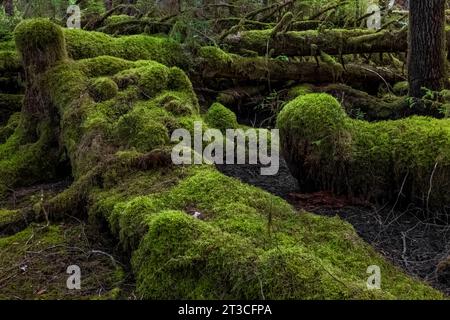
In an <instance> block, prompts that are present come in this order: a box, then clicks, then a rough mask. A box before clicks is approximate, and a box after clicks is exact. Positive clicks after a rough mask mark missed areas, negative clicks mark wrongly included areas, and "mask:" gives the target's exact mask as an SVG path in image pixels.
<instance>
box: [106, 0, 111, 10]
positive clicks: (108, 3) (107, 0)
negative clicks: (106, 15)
mask: <svg viewBox="0 0 450 320" xmlns="http://www.w3.org/2000/svg"><path fill="white" fill-rule="evenodd" d="M105 8H106V11H109V10H111V9H112V8H113V0H105Z"/></svg>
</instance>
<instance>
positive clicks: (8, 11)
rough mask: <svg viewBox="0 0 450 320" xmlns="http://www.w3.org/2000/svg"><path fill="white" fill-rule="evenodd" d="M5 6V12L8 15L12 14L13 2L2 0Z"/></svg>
mask: <svg viewBox="0 0 450 320" xmlns="http://www.w3.org/2000/svg"><path fill="white" fill-rule="evenodd" d="M3 5H4V6H5V13H6V14H7V15H8V16H13V15H14V2H13V0H4V4H3Z"/></svg>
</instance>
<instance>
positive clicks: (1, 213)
mask: <svg viewBox="0 0 450 320" xmlns="http://www.w3.org/2000/svg"><path fill="white" fill-rule="evenodd" d="M22 219H23V217H22V214H21V213H20V211H19V210H5V209H0V232H1V231H2V229H3V228H5V227H6V226H8V225H10V224H13V223H17V222H19V221H21V220H22Z"/></svg>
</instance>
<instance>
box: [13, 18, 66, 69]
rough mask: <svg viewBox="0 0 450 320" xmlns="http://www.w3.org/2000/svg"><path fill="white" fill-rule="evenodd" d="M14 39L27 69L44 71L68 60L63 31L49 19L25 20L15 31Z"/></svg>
mask: <svg viewBox="0 0 450 320" xmlns="http://www.w3.org/2000/svg"><path fill="white" fill-rule="evenodd" d="M14 39H15V41H16V47H17V49H18V50H19V52H20V54H21V57H22V62H23V63H24V65H26V66H27V67H28V66H31V65H35V67H36V68H37V69H39V70H43V69H45V68H47V67H48V66H50V65H53V64H54V63H55V62H57V61H60V60H63V59H64V58H66V49H65V39H64V34H63V32H62V29H61V28H60V27H58V26H57V25H55V24H54V23H52V22H51V21H50V20H49V19H29V20H23V21H22V22H21V23H20V24H19V25H18V26H17V27H16V29H15V30H14Z"/></svg>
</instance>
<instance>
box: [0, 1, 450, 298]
mask: <svg viewBox="0 0 450 320" xmlns="http://www.w3.org/2000/svg"><path fill="white" fill-rule="evenodd" d="M7 2H8V1H4V3H7ZM13 2H14V5H15V6H14V10H13V12H9V11H8V10H6V11H5V13H1V15H0V299H17V298H18V299H250V300H251V299H260V300H264V299H445V298H446V297H447V296H446V293H447V292H446V291H445V290H438V289H437V285H436V283H433V282H431V281H427V280H425V279H424V278H423V277H418V276H416V275H414V274H411V273H408V272H407V271H405V270H404V269H402V268H401V266H399V265H398V264H395V263H393V262H392V261H390V260H389V259H388V258H387V257H386V256H384V255H383V253H382V252H379V251H378V250H377V248H374V247H373V246H371V245H370V244H368V243H367V242H365V241H364V240H363V239H362V238H361V237H360V235H358V232H357V231H358V230H355V228H354V227H353V226H352V225H351V224H350V223H349V222H347V221H345V220H343V219H342V218H340V217H338V216H332V217H327V216H323V215H318V214H315V213H313V212H310V211H312V210H309V209H308V208H299V207H297V206H295V205H294V204H293V203H292V201H291V202H290V201H289V198H287V197H285V198H284V199H283V198H282V197H280V196H277V195H274V194H271V193H269V192H267V191H266V190H263V189H261V188H259V187H258V186H257V185H251V184H248V183H246V182H244V181H242V179H241V180H240V179H239V177H230V176H227V175H225V174H224V173H223V172H221V170H219V168H218V167H216V166H215V165H209V164H201V165H187V164H185V165H174V164H173V161H172V159H171V152H172V149H173V147H174V145H175V144H176V142H174V141H172V139H171V136H172V133H173V132H174V131H175V130H177V129H186V130H187V131H188V132H190V133H191V134H192V135H193V134H194V130H195V123H200V124H201V125H202V126H203V128H204V129H206V128H210V129H218V130H220V131H221V132H222V133H224V132H225V131H226V130H227V129H248V128H258V129H259V128H261V129H279V133H280V146H281V154H282V156H283V159H284V160H285V161H286V164H287V167H288V168H289V170H290V172H291V173H292V175H293V176H294V177H295V178H296V180H297V182H298V188H297V189H296V190H292V192H293V193H294V192H297V193H301V194H308V193H314V192H322V191H326V192H330V193H332V194H333V195H335V196H339V197H345V198H346V201H349V202H350V203H351V205H356V204H357V203H364V204H368V203H369V204H370V205H373V206H383V205H384V206H392V205H393V210H392V211H394V209H396V208H402V209H405V210H406V211H405V212H407V208H409V207H410V206H414V207H415V208H420V210H422V211H421V212H425V213H426V215H427V216H432V217H433V218H436V219H439V221H440V223H442V221H447V222H446V223H448V214H449V213H448V210H449V203H450V182H449V181H450V120H449V119H448V116H449V114H450V91H448V90H449V89H450V87H446V86H447V84H446V82H448V78H446V79H445V81H441V82H442V87H439V88H429V87H426V86H425V85H424V87H423V88H421V90H422V91H421V94H420V96H417V95H412V94H411V90H410V84H409V83H408V76H407V72H408V71H407V56H406V51H407V48H408V30H407V29H408V13H407V11H405V8H404V7H402V6H401V4H396V6H395V7H393V8H388V7H386V6H387V3H385V2H386V1H380V3H379V4H380V6H381V8H382V9H383V10H382V13H383V22H384V24H383V25H382V26H381V29H380V30H378V31H376V30H368V29H366V28H365V23H366V20H367V17H370V14H369V15H367V13H366V9H367V6H368V4H369V3H368V2H367V1H332V2H329V1H322V0H314V1H313V0H311V1H307V0H297V1H268V2H267V1H266V2H264V4H263V3H262V2H260V1H240V0H236V1H226V3H223V4H222V5H217V3H216V2H210V1H204V2H203V3H202V6H196V5H195V4H194V3H191V2H190V1H180V2H177V3H178V4H180V3H181V7H179V6H177V5H176V4H174V3H173V1H172V2H170V1H160V4H159V5H155V3H154V2H153V1H144V0H138V1H116V0H114V1H78V2H77V4H78V5H79V6H80V7H81V22H80V23H81V28H80V29H69V28H66V27H65V22H66V20H67V19H68V16H67V13H66V8H67V6H68V5H69V4H71V3H69V1H56V2H52V4H47V2H44V1H31V2H30V4H29V5H24V3H25V1H13ZM8 3H9V2H8ZM7 8H9V7H5V9H7ZM49 13H51V14H49ZM447 30H448V29H446V30H444V32H443V34H444V36H445V37H447V38H448V37H449V36H448V35H450V32H448V31H447ZM445 32H446V33H445ZM441 50H442V53H445V52H446V50H447V48H446V47H445V48H441ZM444 59H445V61H447V60H446V57H444ZM445 68H447V66H445ZM216 131H217V130H216ZM206 142H207V141H203V143H206ZM183 151H184V152H185V154H188V156H189V157H193V158H194V157H195V156H196V154H195V152H196V150H194V148H193V147H192V148H187V149H185V150H183ZM406 214H408V213H406ZM442 241H446V240H445V239H443V240H442ZM405 250H406V249H405ZM446 259H447V260H446ZM70 265H78V266H80V268H81V269H82V272H83V278H82V281H83V282H82V289H81V290H79V291H73V290H72V291H71V290H68V289H67V288H66V279H67V277H68V275H67V273H66V269H67V267H68V266H70ZM369 266H378V267H379V268H380V269H381V272H382V285H381V288H380V289H377V290H371V289H369V288H368V287H367V278H368V277H369V276H370V274H368V273H367V268H368V267H369ZM436 273H437V274H438V275H437V279H439V281H441V282H442V283H445V282H446V281H448V274H449V264H448V258H447V257H445V259H442V262H441V263H440V265H439V268H437V269H436ZM439 289H441V287H439Z"/></svg>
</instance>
